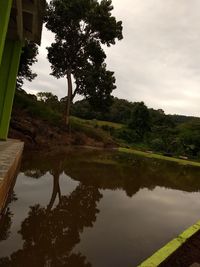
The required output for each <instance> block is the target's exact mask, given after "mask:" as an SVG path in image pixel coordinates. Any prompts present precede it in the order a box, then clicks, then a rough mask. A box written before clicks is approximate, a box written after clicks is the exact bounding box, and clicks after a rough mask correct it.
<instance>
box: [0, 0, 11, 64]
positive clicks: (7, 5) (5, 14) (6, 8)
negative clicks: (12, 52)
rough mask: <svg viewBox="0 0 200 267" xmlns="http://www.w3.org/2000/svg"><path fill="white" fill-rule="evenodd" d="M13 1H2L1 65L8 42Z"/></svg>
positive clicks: (0, 24)
mask: <svg viewBox="0 0 200 267" xmlns="http://www.w3.org/2000/svg"><path fill="white" fill-rule="evenodd" d="M11 6H12V0H1V1H0V64H1V60H2V55H3V50H4V43H5V40H6V35H7V30H8V23H9V19H10V11H11Z"/></svg>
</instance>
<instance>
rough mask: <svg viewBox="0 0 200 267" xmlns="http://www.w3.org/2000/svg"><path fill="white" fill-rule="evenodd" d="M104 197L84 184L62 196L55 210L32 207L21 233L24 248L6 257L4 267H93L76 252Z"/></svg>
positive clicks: (95, 189)
mask: <svg viewBox="0 0 200 267" xmlns="http://www.w3.org/2000/svg"><path fill="white" fill-rule="evenodd" d="M101 197H102V196H101V194H100V192H99V190H98V189H97V188H95V187H93V186H85V185H82V184H80V185H79V186H77V188H76V189H75V190H74V191H73V192H72V193H71V194H70V195H69V196H61V197H60V201H59V203H58V205H57V206H56V207H55V208H53V209H51V210H50V209H49V207H48V208H47V209H46V208H43V207H41V206H40V205H35V206H33V207H31V208H30V211H29V215H28V217H27V218H26V219H25V220H24V221H23V223H22V225H21V230H20V234H21V235H22V238H23V240H24V244H23V248H22V249H20V250H18V251H17V252H14V253H13V254H12V255H11V257H10V259H9V258H2V259H1V260H0V266H2V267H3V266H15V267H18V266H20V267H23V266H37V267H40V266H41V267H43V266H53V267H54V266H55V267H59V266H70V267H89V266H91V264H90V263H87V261H86V258H85V257H84V256H83V255H81V254H80V253H75V252H73V249H74V247H75V246H76V244H78V243H79V242H80V233H81V232H82V231H83V229H84V227H92V226H93V223H94V222H95V221H96V214H97V213H98V212H99V210H98V209H97V202H98V201H99V200H100V198H101Z"/></svg>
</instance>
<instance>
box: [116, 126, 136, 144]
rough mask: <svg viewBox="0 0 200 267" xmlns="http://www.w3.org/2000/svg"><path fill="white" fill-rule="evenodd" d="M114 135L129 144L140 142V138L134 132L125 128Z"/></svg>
mask: <svg viewBox="0 0 200 267" xmlns="http://www.w3.org/2000/svg"><path fill="white" fill-rule="evenodd" d="M113 135H114V137H115V138H117V139H120V140H123V141H125V142H126V143H128V144H133V143H137V142H139V141H140V136H138V134H137V133H136V132H135V131H134V130H131V129H128V128H125V127H124V128H121V129H117V130H115V131H114V133H113Z"/></svg>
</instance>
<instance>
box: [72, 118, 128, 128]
mask: <svg viewBox="0 0 200 267" xmlns="http://www.w3.org/2000/svg"><path fill="white" fill-rule="evenodd" d="M70 120H71V123H72V124H73V123H79V124H87V125H90V126H93V127H97V126H99V127H101V126H110V127H113V128H115V129H120V128H122V127H123V126H124V125H123V124H120V123H115V122H109V121H99V120H84V119H80V118H77V117H74V116H71V118H70Z"/></svg>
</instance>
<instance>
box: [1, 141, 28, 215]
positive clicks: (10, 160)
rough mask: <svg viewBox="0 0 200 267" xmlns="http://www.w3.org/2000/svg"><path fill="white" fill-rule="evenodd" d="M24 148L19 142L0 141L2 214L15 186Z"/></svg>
mask: <svg viewBox="0 0 200 267" xmlns="http://www.w3.org/2000/svg"><path fill="white" fill-rule="evenodd" d="M23 147H24V144H23V143H22V142H21V141H19V140H13V139H8V140H7V141H0V213H1V211H2V209H3V208H4V205H5V203H6V200H7V197H8V193H9V191H10V189H11V186H12V184H13V180H14V178H15V175H16V171H17V168H18V166H19V162H20V159H21V155H22V152H23Z"/></svg>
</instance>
